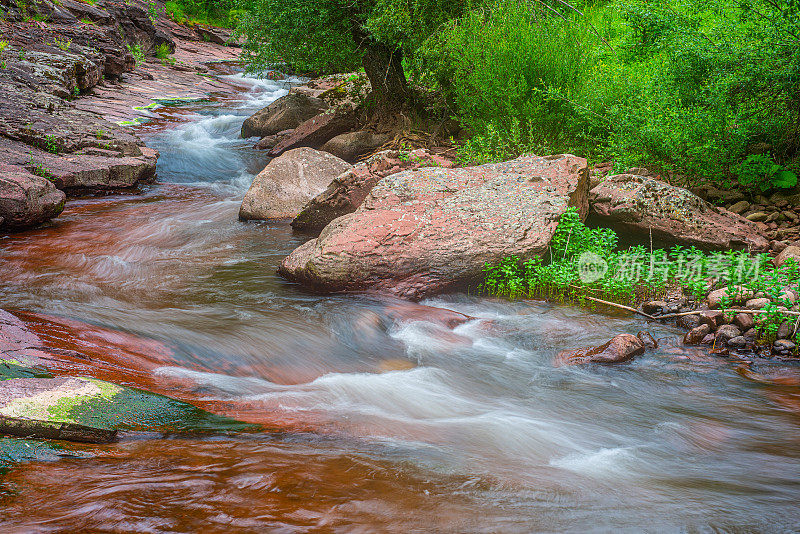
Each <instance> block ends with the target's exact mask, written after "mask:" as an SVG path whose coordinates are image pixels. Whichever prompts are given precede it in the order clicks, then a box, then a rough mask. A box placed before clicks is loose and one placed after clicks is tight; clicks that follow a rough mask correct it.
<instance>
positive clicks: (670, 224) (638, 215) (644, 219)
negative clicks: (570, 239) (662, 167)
mask: <svg viewBox="0 0 800 534" xmlns="http://www.w3.org/2000/svg"><path fill="white" fill-rule="evenodd" d="M590 197H591V204H592V211H593V213H594V214H595V215H596V216H597V219H598V222H599V223H601V224H602V225H604V226H609V227H611V228H615V229H618V230H621V231H624V232H637V233H644V234H645V235H646V234H648V233H649V232H651V231H652V235H653V238H654V239H657V240H659V241H663V242H666V243H676V244H681V245H694V246H697V247H700V248H706V249H730V248H746V249H750V250H754V251H764V250H767V249H768V248H769V240H768V239H767V238H766V237H765V236H764V235H762V232H761V230H760V229H759V227H758V226H757V225H756V224H755V223H754V222H752V221H749V220H747V219H745V218H743V217H741V216H739V215H736V214H735V213H731V212H729V211H727V210H725V209H722V208H717V207H715V206H712V205H711V204H709V203H708V202H706V201H705V200H703V199H701V198H700V197H698V196H697V195H695V194H693V193H691V192H689V191H687V190H686V189H683V188H680V187H675V186H672V185H669V184H667V183H665V182H662V181H660V180H656V179H655V178H652V177H646V176H638V175H634V174H619V175H616V176H610V177H609V178H607V179H606V180H604V181H603V182H601V183H600V184H599V185H598V186H597V187H595V188H594V189H592V191H591V193H590Z"/></svg>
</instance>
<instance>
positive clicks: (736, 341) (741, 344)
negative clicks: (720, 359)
mask: <svg viewBox="0 0 800 534" xmlns="http://www.w3.org/2000/svg"><path fill="white" fill-rule="evenodd" d="M728 346H729V347H731V348H733V349H738V350H742V349H744V348H746V347H747V338H745V337H744V336H736V337H733V338H731V339H729V340H728Z"/></svg>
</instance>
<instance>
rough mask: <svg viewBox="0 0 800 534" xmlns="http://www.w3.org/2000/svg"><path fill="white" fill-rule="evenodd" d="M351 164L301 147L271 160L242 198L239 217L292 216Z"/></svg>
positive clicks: (274, 217) (276, 217) (273, 217)
mask: <svg viewBox="0 0 800 534" xmlns="http://www.w3.org/2000/svg"><path fill="white" fill-rule="evenodd" d="M350 167H351V166H350V164H349V163H347V162H346V161H343V160H341V159H339V158H337V157H336V156H334V155H332V154H328V153H327V152H320V151H317V150H314V149H313V148H297V149H295V150H290V151H289V152H286V153H285V154H283V155H282V156H280V157H278V158H275V159H274V160H272V161H270V162H269V164H268V165H267V166H266V167H265V168H264V170H263V171H261V172H260V173H259V174H258V176H256V177H255V179H254V180H253V183H252V185H250V189H249V190H248V191H247V194H245V196H244V200H242V206H241V208H240V209H239V218H240V219H242V220H266V219H287V218H292V217H294V216H295V215H297V213H298V212H299V211H300V210H301V209H302V207H303V206H304V205H305V204H306V202H308V201H309V200H311V199H312V198H313V197H314V196H316V195H318V194H319V193H321V192H322V191H324V190H325V188H326V187H327V186H328V184H330V183H331V180H333V179H334V178H336V177H337V176H338V175H340V174H342V173H343V172H345V171H347V170H349V169H350Z"/></svg>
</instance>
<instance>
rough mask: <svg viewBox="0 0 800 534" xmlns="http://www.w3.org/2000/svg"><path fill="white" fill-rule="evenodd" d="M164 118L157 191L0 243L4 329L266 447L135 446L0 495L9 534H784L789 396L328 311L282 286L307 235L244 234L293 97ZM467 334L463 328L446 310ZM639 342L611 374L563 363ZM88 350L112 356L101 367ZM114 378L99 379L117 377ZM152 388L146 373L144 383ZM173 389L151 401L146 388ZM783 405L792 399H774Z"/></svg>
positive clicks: (738, 379) (575, 339)
mask: <svg viewBox="0 0 800 534" xmlns="http://www.w3.org/2000/svg"><path fill="white" fill-rule="evenodd" d="M237 80H238V81H239V82H240V83H242V84H244V86H245V87H247V88H248V89H246V90H244V91H243V93H242V95H241V98H239V99H236V100H230V99H210V100H209V101H207V102H194V103H184V104H182V105H179V106H174V105H173V106H163V107H161V108H156V109H154V110H152V113H153V114H154V117H153V121H152V122H150V123H147V124H144V125H142V126H140V128H139V134H140V135H141V136H142V137H143V138H144V139H145V140H146V141H147V144H148V145H149V146H151V147H154V148H157V149H158V150H159V151H160V152H161V157H160V159H159V163H158V183H156V184H154V185H152V186H148V187H146V188H145V189H143V190H141V191H138V192H136V193H131V194H120V195H114V196H105V197H93V198H84V199H79V200H75V201H71V202H69V203H68V205H67V208H66V210H65V211H64V213H63V214H62V215H61V216H60V217H59V218H58V219H56V220H55V221H54V222H53V224H52V225H51V226H49V227H46V228H42V229H38V230H31V231H27V232H23V233H18V234H13V235H8V236H0V266H2V269H3V274H2V275H1V276H2V286H0V287H2V291H0V307H1V308H9V309H13V310H25V311H27V312H36V313H39V314H47V315H48V316H55V317H60V318H64V319H66V320H74V321H80V322H81V323H83V324H86V325H89V327H90V328H91V327H96V329H97V330H96V331H95V332H94V333H93V334H92V335H95V336H101V334H98V333H97V332H106V333H105V334H102V335H105V336H106V337H108V336H111V335H112V334H108V333H107V332H119V333H120V335H129V336H131V337H132V338H133V339H145V340H153V341H154V342H157V343H158V344H159V345H163V346H166V347H168V348H169V350H170V351H171V356H170V358H169V361H166V360H165V359H164V358H163V357H162V356H163V355H160V354H153V355H149V354H148V351H147V347H146V346H143V347H139V350H140V352H141V353H142V354H143V359H146V360H148V366H147V369H148V371H147V379H146V381H141V382H140V383H138V384H137V383H136V380H137V379H136V376H137V375H136V373H135V372H134V371H136V369H133V367H136V364H134V363H132V362H128V364H129V365H130V366H131V367H132V369H130V371H131V372H129V373H127V374H126V371H125V369H123V368H124V367H125V365H126V363H125V362H122V363H120V362H116V365H119V366H120V369H119V374H120V376H124V377H127V380H129V381H130V382H131V384H130V385H139V387H143V388H150V389H153V388H161V389H163V392H167V393H168V392H169V390H170V387H172V384H175V383H180V384H181V395H182V397H183V398H184V399H186V400H189V401H190V402H193V403H195V404H197V405H198V406H201V407H203V408H205V409H209V410H211V411H216V412H218V413H220V414H221V415H226V416H229V417H233V418H236V419H239V420H243V421H246V422H249V423H258V424H262V425H264V427H263V431H258V432H243V433H232V432H219V433H199V432H198V433H175V434H170V433H163V432H162V433H158V432H153V433H147V432H138V433H137V432H132V433H129V434H125V433H123V435H122V439H121V440H120V441H119V442H118V443H115V444H112V445H107V446H92V447H88V446H87V447H81V448H79V452H80V453H81V454H76V455H73V456H72V457H71V456H69V455H66V456H65V457H63V458H52V459H47V460H46V461H33V462H23V463H20V464H18V465H16V466H15V467H13V468H12V469H10V470H9V471H8V472H7V473H6V474H5V475H4V476H3V477H2V486H1V487H2V490H0V502H1V503H2V506H1V508H2V509H0V522H2V523H1V524H0V528H2V529H3V530H6V529H7V530H9V531H25V532H28V531H32V532H78V531H115V532H117V531H118V532H125V531H131V532H133V531H135V532H266V531H276V532H311V531H314V532H434V531H435V532H534V531H535V532H594V531H597V532H610V531H614V532H617V531H632V532H639V531H648V532H669V531H689V532H729V531H737V532H752V531H759V532H788V531H796V530H798V529H800V511H798V507H797V502H798V500H800V418H798V416H797V411H796V406H795V407H794V408H793V407H792V405H791V402H792V399H794V395H796V391H794V390H787V389H786V388H781V387H773V386H765V385H761V384H757V383H754V382H751V381H748V380H745V379H744V378H742V376H740V374H739V373H738V372H737V367H738V364H737V362H735V361H730V360H726V359H723V358H718V357H713V356H709V355H708V354H707V353H706V352H705V351H703V350H700V349H692V348H686V347H682V346H681V345H680V343H679V335H678V334H679V333H680V332H679V331H678V330H677V329H676V328H674V327H670V326H662V325H651V324H647V323H646V322H644V321H643V320H640V319H638V318H635V317H632V316H627V315H619V316H612V315H603V314H595V313H591V312H590V311H587V310H585V309H581V308H578V307H571V306H561V305H555V304H551V303H545V302H536V301H524V302H514V303H512V302H506V301H502V300H497V299H488V298H482V297H479V296H475V295H468V294H454V295H446V296H443V297H439V298H435V299H430V300H426V301H424V302H422V303H418V304H414V303H409V302H404V301H400V300H397V299H392V298H387V297H383V296H380V295H375V294H354V295H332V296H331V295H318V294H314V293H311V292H308V291H306V290H304V289H303V288H302V287H300V286H297V285H294V284H291V283H288V282H286V281H284V280H282V279H281V278H279V277H278V276H277V275H276V274H275V270H276V267H277V265H278V263H279V262H280V260H281V259H282V258H283V257H285V256H286V255H287V254H288V253H289V252H291V251H292V250H293V249H294V248H295V247H297V246H299V245H300V244H302V243H303V242H304V241H305V240H307V239H308V236H305V235H302V234H298V233H295V232H293V231H292V229H291V227H290V226H289V224H288V221H287V222H270V223H263V222H262V223H259V222H242V221H239V220H238V217H237V213H238V209H239V205H240V203H241V199H242V197H243V195H244V192H245V191H246V190H247V187H248V186H249V184H250V181H251V180H252V178H253V176H254V174H256V173H257V172H259V171H260V170H261V169H262V168H263V167H264V165H265V164H266V159H265V157H264V154H263V152H262V151H258V150H255V149H253V148H252V144H253V140H249V141H248V140H242V139H239V131H240V128H241V124H242V121H243V120H244V119H245V118H246V117H247V116H248V115H249V114H251V113H252V112H253V111H255V110H257V109H259V108H261V107H263V106H265V105H267V104H268V103H269V102H271V101H273V100H274V99H276V98H278V97H280V96H282V95H283V94H286V92H287V90H288V86H289V85H290V83H295V82H299V80H290V81H289V82H273V81H268V80H254V79H247V78H242V77H241V76H238V78H237ZM442 309H444V310H453V311H456V312H460V313H463V314H466V315H468V316H470V317H472V318H473V319H471V320H469V321H467V322H466V323H464V324H459V325H458V326H455V327H452V325H451V324H449V323H448V321H446V320H442V319H441V317H442V316H443V313H445V312H442V311H441V310H442ZM640 330H649V331H650V332H651V333H652V334H653V335H654V336H655V337H656V338H659V339H660V345H659V348H658V349H655V350H652V351H649V352H648V353H647V354H646V355H645V356H643V357H640V358H637V359H636V360H635V361H633V362H631V363H629V364H625V365H620V366H614V367H602V366H596V367H594V366H593V367H558V366H555V365H553V359H554V357H555V356H556V355H557V354H558V353H559V351H561V350H564V349H574V348H578V347H583V346H590V345H597V344H600V343H603V342H605V341H607V340H608V339H609V338H610V337H611V336H613V335H615V334H618V333H621V332H628V333H632V334H636V333H637V332H638V331H640ZM101 348H102V347H101ZM109 358H110V356H109ZM139 370H141V366H140V368H139ZM159 392H162V391H159ZM787 399H788V400H787Z"/></svg>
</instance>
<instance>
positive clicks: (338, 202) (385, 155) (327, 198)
mask: <svg viewBox="0 0 800 534" xmlns="http://www.w3.org/2000/svg"><path fill="white" fill-rule="evenodd" d="M452 166H453V162H452V160H449V159H447V158H444V157H442V156H439V155H437V154H431V153H430V152H428V151H427V150H425V149H417V150H414V151H412V152H408V153H407V152H400V151H397V150H385V151H383V152H379V153H377V154H375V155H374V156H372V157H370V158H369V159H367V160H366V161H362V162H361V163H358V164H357V165H355V166H354V167H353V168H352V169H350V170H349V171H347V172H345V173H342V174H341V175H339V176H337V177H336V178H335V179H334V180H333V181H332V182H331V183H330V185H329V186H328V188H327V189H325V191H323V192H322V193H320V194H319V195H317V196H316V197H314V198H313V199H312V200H311V201H310V202H309V203H308V204H306V205H305V206H304V207H303V210H302V211H301V212H300V214H299V215H298V216H297V217H296V218H295V219H294V220H293V221H292V227H294V228H296V229H298V230H303V231H306V232H314V233H319V232H321V231H322V229H323V228H325V226H327V225H328V224H329V223H330V222H331V221H333V220H334V219H336V218H337V217H341V216H342V215H346V214H348V213H353V212H354V211H356V209H358V207H359V206H360V205H361V203H362V202H364V199H365V198H366V197H367V194H368V193H369V192H370V191H371V190H372V188H373V187H374V186H375V184H377V183H378V181H379V180H380V179H381V178H384V177H386V176H389V175H391V174H396V173H398V172H400V171H403V170H413V169H419V168H423V167H444V168H451V167H452Z"/></svg>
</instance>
